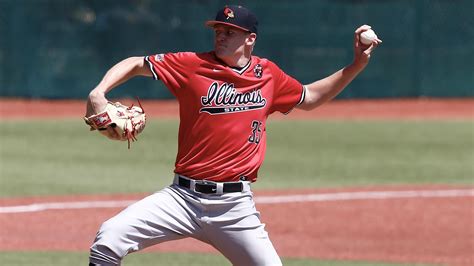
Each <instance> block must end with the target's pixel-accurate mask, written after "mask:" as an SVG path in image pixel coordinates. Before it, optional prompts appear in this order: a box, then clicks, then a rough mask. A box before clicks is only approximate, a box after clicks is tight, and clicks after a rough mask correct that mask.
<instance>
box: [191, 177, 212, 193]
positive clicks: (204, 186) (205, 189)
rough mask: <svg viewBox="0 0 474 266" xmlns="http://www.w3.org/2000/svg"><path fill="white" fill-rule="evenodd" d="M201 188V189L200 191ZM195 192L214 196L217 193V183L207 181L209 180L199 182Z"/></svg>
mask: <svg viewBox="0 0 474 266" xmlns="http://www.w3.org/2000/svg"><path fill="white" fill-rule="evenodd" d="M198 187H200V188H201V189H199V188H198ZM194 190H195V191H196V192H200V193H204V194H214V193H217V184H216V182H212V181H207V180H200V181H197V182H196V184H195V186H194Z"/></svg>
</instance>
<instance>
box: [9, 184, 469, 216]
mask: <svg viewBox="0 0 474 266" xmlns="http://www.w3.org/2000/svg"><path fill="white" fill-rule="evenodd" d="M459 197H474V189H452V190H409V191H364V192H335V193H321V194H301V195H285V196H258V197H255V202H256V203H257V204H280V203H297V202H326V201H350V200H384V199H404V198H405V199H406V198H459ZM136 201H137V200H122V201H113V200H109V201H79V202H49V203H48V202H47V203H35V204H29V205H18V206H3V207H0V214H1V213H24V212H40V211H46V210H71V209H97V208H123V207H126V206H128V205H130V204H132V203H134V202H136Z"/></svg>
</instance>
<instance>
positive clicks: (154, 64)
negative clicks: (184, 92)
mask: <svg viewBox="0 0 474 266" xmlns="http://www.w3.org/2000/svg"><path fill="white" fill-rule="evenodd" d="M193 55H194V53H189V52H180V53H167V54H156V55H150V56H146V57H145V61H146V63H147V64H148V66H149V67H150V70H151V72H152V74H153V79H155V80H161V81H162V82H163V83H164V84H165V86H166V87H167V88H168V89H169V90H170V91H171V93H173V94H174V95H175V96H176V95H177V93H178V90H179V89H182V88H184V87H185V86H186V84H187V82H188V80H189V77H190V75H191V74H192V71H193V65H194V64H193V62H194V61H193Z"/></svg>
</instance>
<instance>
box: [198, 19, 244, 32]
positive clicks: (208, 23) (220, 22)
mask: <svg viewBox="0 0 474 266" xmlns="http://www.w3.org/2000/svg"><path fill="white" fill-rule="evenodd" d="M217 24H222V25H227V26H230V27H233V28H236V29H240V30H243V31H246V32H251V31H250V30H248V29H246V28H243V27H240V26H237V25H234V24H232V23H228V22H222V21H218V20H209V21H206V26H208V27H211V28H212V27H214V26H215V25H217Z"/></svg>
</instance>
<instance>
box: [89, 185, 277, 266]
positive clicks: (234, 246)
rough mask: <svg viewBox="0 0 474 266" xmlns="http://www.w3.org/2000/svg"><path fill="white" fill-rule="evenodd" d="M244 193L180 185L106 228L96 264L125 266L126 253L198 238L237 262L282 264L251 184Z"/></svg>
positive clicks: (93, 253)
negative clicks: (213, 191) (208, 191)
mask: <svg viewBox="0 0 474 266" xmlns="http://www.w3.org/2000/svg"><path fill="white" fill-rule="evenodd" d="M243 184H244V186H243V187H244V191H243V192H233V193H225V194H201V193H198V192H194V191H192V190H191V189H187V188H183V187H180V186H179V185H177V182H176V178H175V184H173V185H171V186H169V187H166V188H164V189H163V190H161V191H159V192H156V193H155V194H153V195H150V196H148V197H146V198H144V199H142V200H140V201H138V202H136V203H134V204H132V205H130V206H129V207H127V208H126V209H124V210H123V211H122V212H120V213H119V214H117V215H116V216H114V217H113V218H111V219H109V220H107V221H106V222H104V223H103V224H102V226H101V227H100V229H99V231H98V233H97V236H96V239H95V241H94V243H93V245H92V246H91V249H90V258H89V259H90V263H91V265H94V264H95V265H101V266H106V265H120V263H121V260H122V258H123V257H125V255H127V254H128V253H131V252H135V251H138V250H141V249H144V248H146V247H149V246H152V245H156V244H159V243H162V242H166V241H170V240H177V239H181V238H185V237H192V238H195V239H198V240H200V241H202V242H205V243H207V244H209V245H211V246H213V247H214V248H216V249H217V250H218V251H220V252H221V253H222V254H223V255H224V256H225V257H226V258H227V259H228V260H229V261H230V262H231V263H232V264H233V265H242V266H253V265H255V266H257V265H258V266H260V265H262V266H278V265H282V263H281V261H280V258H279V257H278V255H277V253H276V251H275V249H274V247H273V245H272V243H271V241H270V239H269V237H268V233H267V232H266V231H265V229H264V227H265V225H264V224H262V223H261V221H260V214H259V212H258V211H257V210H256V208H255V203H254V201H253V194H252V192H251V190H250V183H249V182H243Z"/></svg>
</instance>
